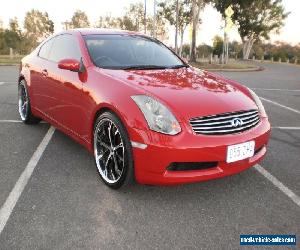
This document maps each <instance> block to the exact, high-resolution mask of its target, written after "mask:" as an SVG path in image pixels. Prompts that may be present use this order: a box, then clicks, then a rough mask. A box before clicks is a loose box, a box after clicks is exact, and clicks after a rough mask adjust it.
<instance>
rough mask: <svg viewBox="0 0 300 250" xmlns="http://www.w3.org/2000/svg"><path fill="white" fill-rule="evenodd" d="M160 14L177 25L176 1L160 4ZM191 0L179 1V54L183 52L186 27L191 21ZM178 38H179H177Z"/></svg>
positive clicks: (170, 0)
mask: <svg viewBox="0 0 300 250" xmlns="http://www.w3.org/2000/svg"><path fill="white" fill-rule="evenodd" d="M158 6H159V11H158V14H159V16H161V17H163V18H165V19H166V20H167V21H168V22H169V23H170V25H172V26H175V25H176V1H173V0H168V1H166V2H161V3H159V4H158ZM191 14H192V8H191V1H190V0H179V1H178V17H177V19H178V33H179V36H180V45H179V55H181V54H182V45H183V35H184V31H185V30H186V27H187V26H188V25H189V24H190V23H191ZM175 39H177V38H175Z"/></svg>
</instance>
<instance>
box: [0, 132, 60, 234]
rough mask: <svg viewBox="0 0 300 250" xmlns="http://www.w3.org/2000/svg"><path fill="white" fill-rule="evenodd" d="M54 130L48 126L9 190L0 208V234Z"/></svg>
mask: <svg viewBox="0 0 300 250" xmlns="http://www.w3.org/2000/svg"><path fill="white" fill-rule="evenodd" d="M54 132H55V128H54V127H50V128H49V130H48V132H47V134H46V135H45V137H44V138H43V140H42V141H41V143H40V145H39V146H38V147H37V149H36V151H35V152H34V154H33V155H32V157H31V159H30V160H29V162H28V164H27V166H26V168H25V169H24V171H23V173H22V174H21V176H20V177H19V179H18V181H17V182H16V184H15V186H14V188H13V189H12V191H11V192H10V194H9V196H8V197H7V199H6V201H5V203H4V204H3V206H2V207H1V209H0V234H1V232H2V231H3V229H4V227H5V225H6V223H7V221H8V219H9V217H10V215H11V213H12V211H13V209H14V207H15V205H16V203H17V201H18V200H19V198H20V196H21V194H22V192H23V190H24V188H25V187H26V185H27V183H28V181H29V179H30V177H31V175H32V173H33V171H34V169H35V167H36V165H37V164H38V162H39V160H40V158H41V156H42V154H43V153H44V151H45V149H46V147H47V145H48V143H49V142H50V140H51V138H52V136H53V134H54Z"/></svg>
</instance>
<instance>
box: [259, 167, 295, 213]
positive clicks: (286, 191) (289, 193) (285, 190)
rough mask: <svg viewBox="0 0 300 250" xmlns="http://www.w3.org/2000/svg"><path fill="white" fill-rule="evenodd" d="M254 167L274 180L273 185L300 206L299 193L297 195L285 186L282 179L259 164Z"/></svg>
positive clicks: (270, 179) (271, 180)
mask: <svg viewBox="0 0 300 250" xmlns="http://www.w3.org/2000/svg"><path fill="white" fill-rule="evenodd" d="M254 168H255V169H256V170H257V171H258V172H259V173H260V174H262V175H263V176H264V177H266V178H267V179H268V180H269V181H270V182H272V183H273V185H274V186H276V187H277V188H278V189H279V190H280V191H281V192H283V193H284V194H285V195H287V196H288V197H289V198H290V199H291V200H292V201H293V202H295V203H296V205H297V206H298V207H300V197H299V196H298V195H296V194H295V193H294V192H293V191H292V190H290V189H289V188H288V187H287V186H285V185H284V184H283V183H282V182H281V181H279V180H278V179H277V178H276V177H275V176H273V175H272V174H270V173H269V172H268V171H267V170H265V169H264V168H263V167H262V166H260V165H258V164H257V165H255V166H254Z"/></svg>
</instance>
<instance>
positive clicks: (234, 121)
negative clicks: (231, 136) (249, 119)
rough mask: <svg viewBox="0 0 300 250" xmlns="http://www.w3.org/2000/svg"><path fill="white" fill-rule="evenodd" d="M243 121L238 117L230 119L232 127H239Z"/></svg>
mask: <svg viewBox="0 0 300 250" xmlns="http://www.w3.org/2000/svg"><path fill="white" fill-rule="evenodd" d="M243 124H244V122H243V121H242V120H241V119H240V118H233V119H232V120H231V126H232V127H241V126H243Z"/></svg>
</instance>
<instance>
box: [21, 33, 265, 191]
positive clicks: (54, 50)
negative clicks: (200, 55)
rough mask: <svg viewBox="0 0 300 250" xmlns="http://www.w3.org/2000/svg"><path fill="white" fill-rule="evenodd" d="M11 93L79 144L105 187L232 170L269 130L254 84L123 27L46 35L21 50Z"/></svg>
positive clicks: (249, 161) (27, 117) (249, 158)
mask: <svg viewBox="0 0 300 250" xmlns="http://www.w3.org/2000/svg"><path fill="white" fill-rule="evenodd" d="M18 98H19V99H18V100H19V113H20V116H21V119H22V121H23V122H24V123H26V124H34V123H38V122H39V121H40V120H41V119H43V120H45V121H47V122H49V123H50V124H52V125H53V126H55V127H56V128H58V129H59V130H61V131H63V132H64V133H66V134H67V135H69V136H70V137H72V138H73V139H75V140H76V141H78V142H79V143H81V144H82V145H84V146H85V147H86V148H87V149H88V150H89V151H90V152H92V153H93V154H94V157H95V162H96V166H97V169H98V172H99V174H100V177H101V179H102V180H103V182H104V183H105V184H106V185H108V186H109V187H111V188H119V187H121V186H124V185H126V184H128V183H130V182H132V181H134V180H136V181H137V182H139V183H143V184H161V185H171V184H180V183H189V182H198V181H204V180H209V179H214V178H219V177H223V176H227V175H232V174H236V173H239V172H241V171H243V170H245V169H247V168H249V167H251V166H253V165H254V164H256V163H257V162H259V161H260V160H262V158H263V157H264V155H265V154H266V146H267V143H268V139H269V134H270V124H269V121H268V118H267V115H266V112H265V110H264V107H263V105H262V103H261V101H260V100H259V98H258V97H257V95H256V94H255V93H254V92H253V91H252V90H250V89H249V88H247V87H245V86H242V85H240V84H238V83H236V82H234V81H232V80H228V79H225V78H223V77H220V76H217V75H215V74H212V73H209V72H206V71H202V70H199V69H196V68H193V67H191V66H189V65H188V64H187V63H186V62H185V61H184V60H182V59H181V58H180V57H179V56H177V55H176V54H175V53H174V52H173V51H172V50H170V49H169V48H168V47H166V46H165V45H164V44H163V43H161V42H160V41H158V40H156V39H154V38H151V37H148V36H145V35H143V34H139V33H134V32H128V31H115V30H101V29H75V30H70V31H64V32H62V33H59V34H56V35H54V36H52V37H50V38H49V39H47V40H46V41H44V42H43V43H42V44H41V45H39V46H38V47H37V48H36V49H35V50H34V51H33V52H32V53H31V54H30V55H28V56H26V57H25V58H24V59H23V60H22V63H21V67H20V76H19V80H18Z"/></svg>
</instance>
